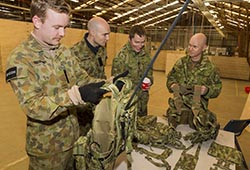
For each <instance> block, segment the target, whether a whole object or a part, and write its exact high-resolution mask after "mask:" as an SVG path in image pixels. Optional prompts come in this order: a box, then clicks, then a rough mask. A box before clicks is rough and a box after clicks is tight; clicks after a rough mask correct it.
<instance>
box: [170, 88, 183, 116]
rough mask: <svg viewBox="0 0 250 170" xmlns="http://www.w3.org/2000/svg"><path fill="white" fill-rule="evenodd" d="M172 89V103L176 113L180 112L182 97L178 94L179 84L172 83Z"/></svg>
mask: <svg viewBox="0 0 250 170" xmlns="http://www.w3.org/2000/svg"><path fill="white" fill-rule="evenodd" d="M172 89H173V91H174V105H175V107H176V110H177V113H179V114H181V108H182V105H183V103H182V98H181V95H180V86H179V85H174V87H173V88H172Z"/></svg>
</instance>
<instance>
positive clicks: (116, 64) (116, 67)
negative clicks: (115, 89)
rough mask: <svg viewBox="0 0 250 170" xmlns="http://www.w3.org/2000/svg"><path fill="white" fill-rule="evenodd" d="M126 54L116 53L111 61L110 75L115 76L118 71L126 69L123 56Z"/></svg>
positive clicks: (121, 71)
mask: <svg viewBox="0 0 250 170" xmlns="http://www.w3.org/2000/svg"><path fill="white" fill-rule="evenodd" d="M124 55H126V54H123V53H118V54H117V55H116V56H115V57H114V59H113V62H112V68H111V75H112V76H116V75H118V74H120V73H123V72H124V71H126V66H125V64H126V62H125V59H124V58H125V56H124Z"/></svg>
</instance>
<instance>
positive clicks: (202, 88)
mask: <svg viewBox="0 0 250 170" xmlns="http://www.w3.org/2000/svg"><path fill="white" fill-rule="evenodd" d="M207 92H208V88H207V87H206V86H203V85H202V86H201V95H205V94H207Z"/></svg>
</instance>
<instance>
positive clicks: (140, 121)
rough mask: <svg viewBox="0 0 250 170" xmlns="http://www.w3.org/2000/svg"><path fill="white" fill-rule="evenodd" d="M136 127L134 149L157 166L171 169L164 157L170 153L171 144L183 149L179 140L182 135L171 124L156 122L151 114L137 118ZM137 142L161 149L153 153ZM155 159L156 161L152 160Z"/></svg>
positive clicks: (155, 118)
mask: <svg viewBox="0 0 250 170" xmlns="http://www.w3.org/2000/svg"><path fill="white" fill-rule="evenodd" d="M136 125H137V126H136V127H137V128H136V131H135V132H134V145H133V147H134V149H135V151H137V152H139V153H141V154H144V155H145V158H146V159H147V160H148V161H150V162H151V163H152V164H154V165H155V166H158V167H165V168H166V169H169V170H170V169H171V166H170V165H169V164H168V162H167V161H166V159H167V158H168V157H169V156H170V155H171V154H172V152H173V151H172V149H170V148H169V147H168V146H172V147H174V148H176V149H185V146H184V145H183V143H182V142H181V140H180V139H181V138H182V135H181V133H180V132H178V131H176V130H175V128H174V127H173V126H171V125H170V126H169V125H166V124H164V123H162V122H157V117H156V116H153V115H148V116H142V117H138V118H137V124H136ZM138 144H143V145H147V146H150V147H156V148H160V149H163V152H162V153H161V154H156V153H153V152H151V151H149V150H147V149H145V148H142V147H139V146H138ZM154 160H157V161H154Z"/></svg>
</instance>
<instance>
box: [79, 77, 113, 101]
mask: <svg viewBox="0 0 250 170" xmlns="http://www.w3.org/2000/svg"><path fill="white" fill-rule="evenodd" d="M104 84H105V82H104V81H101V82H98V83H90V84H86V85H84V86H81V87H79V92H80V94H81V98H82V100H83V101H85V102H90V103H94V104H98V103H99V102H100V100H101V98H102V96H103V95H104V94H105V93H107V92H108V91H107V90H104V89H101V88H100V87H101V86H102V85H104Z"/></svg>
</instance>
